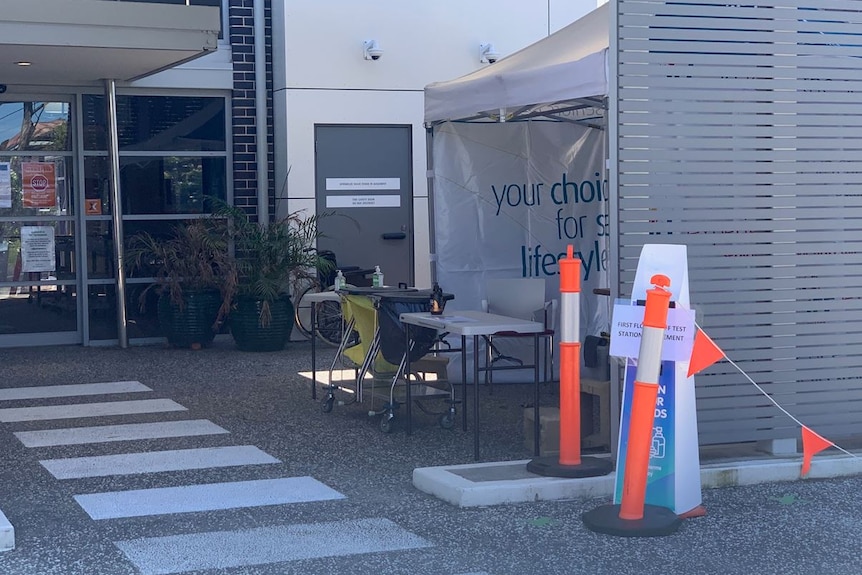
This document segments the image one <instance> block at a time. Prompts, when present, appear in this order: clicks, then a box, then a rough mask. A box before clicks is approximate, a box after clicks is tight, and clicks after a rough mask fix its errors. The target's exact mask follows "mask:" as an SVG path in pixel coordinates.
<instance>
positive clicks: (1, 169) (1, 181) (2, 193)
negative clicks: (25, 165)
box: [0, 162, 12, 208]
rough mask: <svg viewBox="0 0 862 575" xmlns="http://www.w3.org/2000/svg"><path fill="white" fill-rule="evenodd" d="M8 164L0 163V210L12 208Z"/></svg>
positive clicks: (9, 165) (9, 168)
mask: <svg viewBox="0 0 862 575" xmlns="http://www.w3.org/2000/svg"><path fill="white" fill-rule="evenodd" d="M11 169H12V168H11V164H10V163H9V162H0V208H11V207H12V178H11V174H12V172H11V171H10V170H11Z"/></svg>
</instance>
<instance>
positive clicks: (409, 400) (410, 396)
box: [404, 323, 413, 435]
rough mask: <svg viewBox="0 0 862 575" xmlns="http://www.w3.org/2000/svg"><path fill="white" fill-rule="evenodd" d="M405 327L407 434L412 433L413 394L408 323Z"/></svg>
mask: <svg viewBox="0 0 862 575" xmlns="http://www.w3.org/2000/svg"><path fill="white" fill-rule="evenodd" d="M404 327H405V328H406V329H405V330H404V333H405V336H404V337H405V338H406V339H407V343H406V347H405V348H404V349H405V350H406V352H405V353H406V354H407V363H406V364H405V366H404V369H405V370H406V371H405V373H404V382H405V383H406V385H407V390H406V395H407V435H412V434H413V394H412V392H411V391H410V324H409V323H408V324H404Z"/></svg>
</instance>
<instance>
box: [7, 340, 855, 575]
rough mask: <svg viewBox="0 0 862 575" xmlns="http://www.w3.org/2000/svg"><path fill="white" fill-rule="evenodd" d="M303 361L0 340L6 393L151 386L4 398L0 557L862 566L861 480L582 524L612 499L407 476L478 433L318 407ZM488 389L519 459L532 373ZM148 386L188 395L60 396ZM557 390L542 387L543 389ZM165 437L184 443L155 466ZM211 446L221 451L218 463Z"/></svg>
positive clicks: (726, 568)
mask: <svg viewBox="0 0 862 575" xmlns="http://www.w3.org/2000/svg"><path fill="white" fill-rule="evenodd" d="M330 354H331V352H325V353H324V356H325V357H324V358H323V360H322V361H321V363H325V362H326V361H325V360H326V359H327V358H328V357H331V355H330ZM309 358H310V355H309V345H308V344H307V343H293V344H291V346H290V348H289V349H288V350H286V351H284V352H278V353H268V354H249V353H242V352H238V351H235V350H234V349H233V347H232V344H231V343H230V342H217V343H216V344H215V346H214V347H213V348H210V349H205V350H200V351H191V350H177V349H165V348H163V347H160V346H153V347H135V348H131V349H127V350H120V349H115V348H82V347H52V348H21V349H11V350H10V349H4V350H2V351H0V365H2V374H3V375H2V379H0V393H2V392H3V391H4V390H10V389H16V388H22V387H33V386H52V387H53V386H66V385H80V384H93V383H107V382H132V381H134V382H140V384H141V385H142V386H144V387H145V388H146V389H147V390H149V391H146V390H139V391H119V390H117V391H115V392H111V393H107V394H105V393H101V394H95V395H81V394H72V395H68V396H62V395H61V396H56V395H55V396H49V397H30V398H18V399H6V400H0V458H2V462H3V466H2V470H0V509H2V510H3V512H4V513H5V514H6V516H7V517H8V518H9V520H10V521H11V522H12V524H13V525H14V526H15V531H16V549H14V550H12V551H7V552H5V553H2V554H0V574H2V575H55V574H56V575H127V574H128V575H131V574H148V573H186V572H187V573H195V574H199V575H204V574H206V575H216V574H218V575H228V574H231V575H238V574H260V575H264V574H265V575H276V574H279V575H281V574H294V573H295V574H303V575H316V574H321V575H322V574H341V573H344V574H351V575H352V574H374V575H384V574H386V575H389V574H393V575H395V574H405V575H406V574H410V575H464V574H470V575H474V574H484V575H523V574H538V573H543V574H545V573H546V574H561V575H562V574H567V575H568V574H581V573H583V574H712V573H715V574H723V575H726V574H727V575H729V574H760V575H770V574H776V575H778V574H781V575H784V574H806V575H807V574H811V575H823V574H834V575H840V574H847V575H851V574H852V575H858V574H860V573H862V551H860V546H859V541H860V540H862V526H860V519H862V504H860V502H859V497H858V493H859V492H860V487H862V480H860V478H856V477H853V478H845V479H836V480H825V481H812V480H809V481H799V482H794V483H774V484H764V485H758V486H749V487H736V488H724V489H715V490H707V491H705V492H704V494H703V495H704V504H705V506H706V508H707V515H706V516H705V517H702V518H697V519H690V520H687V521H685V522H684V523H683V525H682V527H681V528H680V530H679V531H678V532H677V533H675V534H673V535H670V536H667V537H660V538H650V539H643V538H619V537H612V536H607V535H600V534H596V533H593V532H590V531H589V530H587V529H586V528H585V527H584V526H583V524H582V522H581V519H580V516H581V514H582V513H583V512H584V511H587V510H590V509H593V508H595V507H596V506H598V505H601V504H604V503H606V502H607V501H605V500H577V501H554V502H534V503H526V504H517V505H503V506H494V507H487V508H468V509H460V508H457V507H453V506H452V505H450V504H448V503H445V502H442V501H439V500H437V499H435V498H433V497H431V496H429V495H426V494H424V493H421V492H419V491H418V490H416V489H415V488H414V487H413V486H412V483H411V474H412V471H413V469H414V468H416V467H425V466H433V465H449V464H457V463H469V462H471V461H472V435H470V434H469V433H464V432H463V431H461V430H460V429H459V428H458V427H457V426H456V429H454V430H444V429H441V428H439V427H438V426H437V425H436V424H435V418H434V417H433V416H429V415H424V414H422V413H419V414H418V415H417V419H416V423H415V426H414V433H413V434H412V435H411V436H407V435H406V433H405V432H404V429H403V425H396V428H395V430H394V432H393V433H391V434H388V435H386V434H383V433H381V432H380V431H379V429H378V427H377V421H378V420H377V419H376V418H374V419H371V418H369V417H368V415H367V412H368V411H369V407H370V406H369V405H368V404H367V403H363V404H358V405H349V406H336V407H335V409H334V410H333V412H332V413H328V414H324V413H321V410H320V407H319V402H313V401H312V400H311V398H310V391H309V380H308V379H307V378H305V377H303V376H302V375H300V374H299V373H300V372H304V371H307V370H309V369H310V362H309ZM127 387H128V386H127ZM53 389H69V388H59V387H57V388H53ZM76 389H78V388H72V389H71V391H70V393H71V392H74V391H75V390H76ZM108 389H109V391H110V388H108ZM118 389H119V388H118ZM79 390H80V389H79ZM481 392H482V395H483V398H482V414H483V421H484V422H485V423H484V424H483V429H482V431H483V433H482V454H483V459H484V460H487V461H502V460H517V459H524V458H527V457H529V453H528V452H527V451H526V450H525V448H524V442H523V435H522V425H523V422H522V414H523V407H522V405H523V404H524V403H527V402H529V401H530V399H531V394H532V390H531V389H530V388H529V386H519V385H499V386H496V387H495V388H494V390H493V395H489V391H488V390H487V389H482V390H481ZM37 395H38V394H37ZM43 395H44V394H43ZM140 400H144V401H152V400H167V401H169V402H173V403H175V404H176V405H178V406H180V407H178V408H173V409H174V410H173V411H151V412H139V413H116V414H114V415H101V416H89V417H77V416H76V415H75V411H74V410H76V409H82V408H73V407H70V406H73V405H78V404H93V403H108V402H134V401H140ZM554 401H555V397H554V395H553V394H551V393H550V392H549V391H548V390H546V391H545V392H543V400H542V402H543V403H547V404H549V405H553V404H554ZM136 405H137V404H136ZM147 405H154V404H147ZM160 405H169V404H167V403H162V404H160ZM378 405H379V401H378ZM45 406H64V407H62V408H60V415H59V418H54V419H38V420H34V419H26V418H27V417H30V416H31V415H32V414H31V413H30V412H29V411H15V412H12V411H8V410H11V409H17V408H27V407H45ZM92 407H93V406H92V405H88V406H86V407H85V408H83V409H86V408H92ZM427 407H429V408H432V409H433V408H438V407H440V406H439V405H434V404H431V403H429V405H428V406H427ZM19 415H20V417H18V416H19ZM67 416H70V417H67ZM53 417H57V414H54V416H53ZM21 418H25V419H21ZM13 420H14V421H13ZM188 421H195V422H198V423H197V424H196V425H198V424H199V425H201V426H204V427H206V426H209V427H207V428H208V429H211V430H214V429H216V428H218V429H221V430H222V431H220V432H212V433H207V434H201V433H198V434H191V435H183V436H179V435H176V436H169V437H151V438H130V439H123V440H115V441H110V442H106V441H101V440H100V441H96V442H94V441H92V440H90V441H87V442H79V443H75V444H71V445H57V444H56V442H57V441H58V440H57V438H56V437H55V438H54V443H55V444H52V445H43V446H30V447H28V446H26V445H25V442H24V441H23V440H22V438H29V439H28V441H29V440H30V439H32V438H33V437H42V436H41V435H39V434H36V436H33V434H31V435H22V432H34V431H40V432H41V431H47V430H57V429H64V430H65V429H72V428H75V430H76V431H64V432H62V433H60V434H59V437H60V438H63V437H65V438H67V439H68V441H70V442H71V441H74V440H73V439H72V438H73V437H76V435H75V434H76V432H77V431H80V429H78V428H82V427H92V426H130V425H139V424H159V425H162V424H164V425H165V426H167V427H170V426H173V425H177V424H181V423H182V422H188ZM396 421H399V422H400V423H402V424H403V419H402V420H398V419H397V420H396ZM203 422H207V423H203ZM183 425H186V424H183ZM145 427H146V426H145ZM167 427H165V428H167ZM160 428H161V427H160ZM111 429H113V430H114V432H116V430H118V429H127V427H122V428H111ZM16 433H17V434H18V435H15V434H16ZM115 439H118V438H115ZM119 439H121V438H119ZM59 441H62V439H60V440H59ZM48 443H50V441H49V442H48ZM164 452H178V453H179V456H178V458H177V457H175V458H174V460H173V461H174V462H173V463H170V464H165V463H164V461H163V460H162V459H159V457H161V456H162V455H164ZM214 453H218V454H220V455H219V457H225V458H227V459H221V460H219V461H221V463H218V464H216V463H212V462H213V461H215V459H211V458H212V457H213V454H214ZM124 454H125V455H126V456H127V457H115V458H113V459H107V460H106V459H104V458H105V457H106V456H111V455H114V456H122V455H124ZM153 454H155V455H153ZM234 456H236V457H238V459H237V460H236V461H233V460H231V459H230V457H234ZM84 457H88V458H94V459H87V460H84V459H80V458H84ZM147 457H150V459H147ZM142 458H143V459H142ZM243 458H246V459H243ZM142 461H143V462H144V463H141V462H142ZM40 462H43V463H40ZM135 465H137V466H138V467H137V468H136V467H135ZM164 465H167V467H168V468H167V469H166V470H165V469H163V467H160V466H164ZM171 465H174V467H170V466H171ZM63 470H65V471H63ZM63 473H66V475H63ZM58 475H59V476H61V477H66V478H62V479H61V478H58ZM213 486H218V488H219V489H221V488H222V487H225V486H226V487H225V488H226V489H227V488H234V489H233V491H214V492H209V491H206V492H205V494H209V495H205V496H204V497H203V498H202V501H203V503H200V502H197V503H196V501H197V500H196V499H195V496H194V493H196V491H195V489H196V488H206V489H209V488H211V487H213ZM153 490H160V491H153ZM126 492H128V493H135V494H143V495H146V496H147V497H148V498H144V499H143V500H142V501H141V502H139V507H138V508H137V509H143V508H147V507H148V506H155V507H153V508H154V509H156V508H158V505H159V504H165V505H167V506H168V508H170V505H174V506H178V507H176V508H177V509H178V508H182V507H183V505H186V506H187V507H188V506H190V507H191V508H195V505H202V506H203V507H205V508H206V509H203V510H202V509H200V508H197V510H194V509H193V510H188V509H186V510H185V511H182V512H179V511H174V512H153V511H150V512H147V511H140V514H139V515H130V514H129V513H124V511H123V510H124V509H125V510H126V511H128V509H129V507H128V506H127V507H125V508H123V507H122V506H119V507H118V506H114V507H112V505H114V503H115V500H113V499H110V498H112V497H116V496H117V494H123V493H126ZM178 494H179V495H178ZM100 497H106V498H109V499H110V500H109V501H108V505H107V507H105V509H108V510H117V509H119V511H118V512H117V516H116V517H106V518H93V516H92V514H96V515H97V516H98V513H96V512H94V511H93V509H94V508H93V507H92V506H90V507H88V505H90V503H88V502H91V501H92V499H97V500H98V499H99V498H100ZM267 497H272V498H273V499H271V500H267ZM279 497H281V499H279ZM261 498H262V500H261ZM291 498H295V499H296V500H291ZM132 507H134V506H132ZM146 513H152V514H146Z"/></svg>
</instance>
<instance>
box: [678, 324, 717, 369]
mask: <svg viewBox="0 0 862 575" xmlns="http://www.w3.org/2000/svg"><path fill="white" fill-rule="evenodd" d="M723 358H724V352H723V351H721V349H719V347H718V346H717V345H715V342H714V341H712V340H711V339H710V338H709V336H708V335H706V334H705V333H703V330H702V329H700V328H697V333H696V334H695V335H694V346H693V347H692V348H691V359H690V360H689V363H688V375H687V376H686V377H691V376H692V375H694V374H695V373H698V372H700V371H703V370H704V369H706V368H707V367H709V366H710V365H712V364H713V363H715V362H717V361H718V360H720V359H723Z"/></svg>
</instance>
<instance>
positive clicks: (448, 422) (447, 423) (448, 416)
mask: <svg viewBox="0 0 862 575" xmlns="http://www.w3.org/2000/svg"><path fill="white" fill-rule="evenodd" d="M438 423H440V427H442V428H443V429H452V428H453V427H455V414H454V413H444V414H443V415H441V416H440V419H439V421H438Z"/></svg>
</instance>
